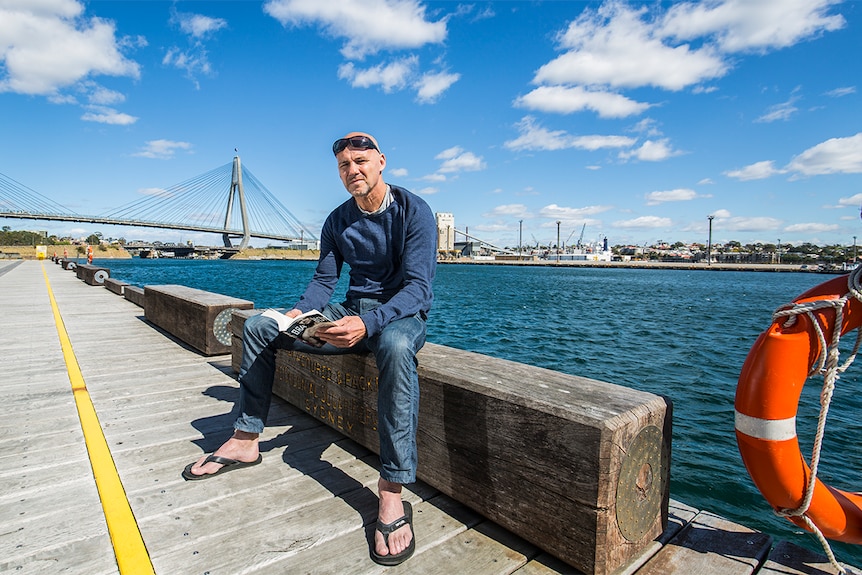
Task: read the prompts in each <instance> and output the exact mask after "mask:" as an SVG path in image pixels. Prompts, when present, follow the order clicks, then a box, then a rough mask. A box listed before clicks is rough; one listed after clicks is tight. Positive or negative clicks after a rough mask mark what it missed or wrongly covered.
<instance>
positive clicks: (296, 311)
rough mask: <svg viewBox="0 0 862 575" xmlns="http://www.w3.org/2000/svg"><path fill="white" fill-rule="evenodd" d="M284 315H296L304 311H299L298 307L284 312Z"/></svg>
mask: <svg viewBox="0 0 862 575" xmlns="http://www.w3.org/2000/svg"><path fill="white" fill-rule="evenodd" d="M284 315H286V316H287V317H296V316H298V315H302V312H301V311H299V310H298V309H296V308H294V309H292V310H290V311H286V312H284Z"/></svg>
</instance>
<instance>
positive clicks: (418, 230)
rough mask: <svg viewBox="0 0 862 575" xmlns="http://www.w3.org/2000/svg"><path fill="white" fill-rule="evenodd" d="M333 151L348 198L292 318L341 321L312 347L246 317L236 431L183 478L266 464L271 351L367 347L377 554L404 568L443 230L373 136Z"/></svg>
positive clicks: (352, 138)
mask: <svg viewBox="0 0 862 575" xmlns="http://www.w3.org/2000/svg"><path fill="white" fill-rule="evenodd" d="M332 152H333V153H334V154H335V159H336V161H337V165H338V173H339V175H340V177H341V181H342V183H343V184H344V187H345V188H346V190H347V192H348V193H349V194H350V196H351V198H350V199H348V200H347V201H345V202H344V203H343V204H341V205H340V206H338V207H337V208H335V209H334V210H333V211H332V212H331V213H330V214H329V216H328V217H327V219H326V221H325V223H324V224H323V229H322V231H321V235H320V238H321V239H320V259H319V260H318V263H317V268H316V270H315V273H314V276H313V278H312V279H311V281H310V283H309V284H308V286H307V288H306V290H305V293H304V294H303V295H302V296H301V297H300V299H299V301H298V302H297V303H296V304H295V305H294V307H293V309H291V310H290V311H288V312H286V315H287V316H289V317H296V316H297V315H299V314H301V313H303V312H306V311H309V310H312V309H320V310H322V311H323V314H324V315H326V316H327V317H329V318H331V319H333V320H335V323H334V325H333V326H330V327H326V328H322V329H320V330H318V331H317V332H316V333H315V337H317V338H319V339H320V340H321V341H322V342H323V344H322V346H320V347H316V346H313V345H308V344H306V343H305V342H303V341H301V340H294V339H293V338H290V337H288V336H286V335H285V334H282V333H280V332H279V331H278V327H277V325H276V321H275V320H273V319H271V318H267V317H262V316H260V315H257V316H252V317H250V318H249V319H248V320H246V323H245V328H244V333H243V344H244V345H243V350H244V351H243V359H242V365H241V368H240V373H239V381H240V402H239V407H240V416H239V417H238V418H237V420H236V422H235V424H234V434H233V436H232V437H231V438H230V439H229V440H228V441H227V442H225V443H224V444H223V445H222V446H221V447H219V448H218V449H217V450H216V451H215V453H213V454H212V455H209V456H204V457H201V458H200V459H199V460H198V461H196V462H194V463H191V464H189V465H188V466H186V468H185V469H184V470H183V477H185V478H186V479H187V480H199V479H204V478H210V477H214V476H216V475H219V474H221V473H224V472H226V471H229V470H233V469H239V468H243V467H248V466H251V465H256V464H258V463H260V461H261V455H260V451H259V449H258V436H259V434H260V433H261V432H262V431H263V428H264V425H265V423H266V416H267V413H268V412H269V407H270V401H271V398H272V385H273V377H274V374H275V351H276V349H278V348H285V349H296V350H302V351H307V352H310V353H327V354H332V353H350V352H365V351H371V352H372V353H373V354H374V357H375V360H376V362H377V368H378V370H379V384H378V426H377V427H378V433H379V437H380V477H379V479H378V482H377V488H378V496H379V507H378V521H377V528H376V530H375V533H374V543H373V546H372V548H371V557H372V559H373V560H374V561H376V562H378V563H380V564H383V565H397V564H399V563H401V562H403V561H405V560H406V559H408V558H409V557H410V556H411V555H412V554H413V551H414V549H415V539H414V531H413V513H412V508H411V507H410V503H409V502H406V501H402V499H401V491H402V486H403V485H405V484H409V483H413V482H414V481H416V468H417V462H418V457H417V451H416V428H417V425H418V414H419V378H418V374H417V371H416V366H417V360H416V354H417V352H418V351H419V349H421V347H422V346H423V345H424V344H425V333H426V321H427V318H428V312H429V311H430V309H431V303H432V300H433V291H432V282H433V279H434V273H435V269H436V265H437V225H436V222H435V219H434V216H433V214H432V213H431V209H430V208H429V206H428V204H427V203H426V202H425V201H424V200H422V199H421V198H419V197H418V196H416V195H414V194H413V193H411V192H409V191H407V190H406V189H404V188H402V187H399V186H395V185H389V184H387V183H386V182H384V179H383V170H384V168H385V167H386V156H385V155H384V154H383V152H382V151H381V150H380V146H379V145H378V143H377V140H376V139H375V138H374V137H373V136H371V135H369V134H366V133H363V132H351V133H349V134H347V135H346V136H344V137H343V138H340V139H338V140H336V141H335V143H334V144H333V146H332ZM344 263H347V265H348V266H350V282H349V287H348V289H347V294H346V297H345V301H344V302H342V303H333V302H332V301H330V300H331V297H332V295H333V291H334V288H335V286H336V283H337V282H338V279H339V277H340V274H341V270H342V266H343V264H344Z"/></svg>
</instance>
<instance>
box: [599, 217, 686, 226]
mask: <svg viewBox="0 0 862 575" xmlns="http://www.w3.org/2000/svg"><path fill="white" fill-rule="evenodd" d="M672 224H673V222H672V221H671V219H670V218H660V217H658V216H641V217H639V218H634V219H631V220H620V221H617V222H614V223H613V226H614V227H615V228H623V229H653V228H667V227H670V226H671V225H672Z"/></svg>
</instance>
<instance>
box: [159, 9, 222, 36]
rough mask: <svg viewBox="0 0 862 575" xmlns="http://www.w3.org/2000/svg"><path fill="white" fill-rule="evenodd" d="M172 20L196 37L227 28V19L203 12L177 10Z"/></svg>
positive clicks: (185, 31) (181, 28)
mask: <svg viewBox="0 0 862 575" xmlns="http://www.w3.org/2000/svg"><path fill="white" fill-rule="evenodd" d="M172 20H173V21H174V22H176V23H177V24H178V25H179V27H180V30H182V31H183V32H184V33H186V34H188V35H189V36H192V37H194V38H205V37H207V36H210V35H212V34H213V33H214V32H218V31H219V30H221V29H222V28H227V20H225V19H223V18H210V17H209V16H204V15H203V14H187V13H182V12H176V13H175V14H174V17H173V19H172Z"/></svg>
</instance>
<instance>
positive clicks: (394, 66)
mask: <svg viewBox="0 0 862 575" xmlns="http://www.w3.org/2000/svg"><path fill="white" fill-rule="evenodd" d="M418 63H419V58H417V57H416V56H409V57H406V58H401V59H400V60H395V61H393V62H390V63H389V64H378V65H377V66H372V67H370V68H366V69H364V70H363V69H360V68H357V67H356V65H354V64H353V62H347V63H346V64H342V65H341V66H340V67H339V68H338V77H339V78H341V79H342V80H347V81H349V82H350V85H351V86H353V87H354V88H370V87H372V86H380V88H381V89H382V90H383V91H384V92H386V93H387V94H388V93H390V92H393V91H395V90H403V89H404V88H405V87H407V86H408V85H409V80H410V77H411V76H412V75H413V74H414V73H415V70H416V66H417V65H418Z"/></svg>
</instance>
